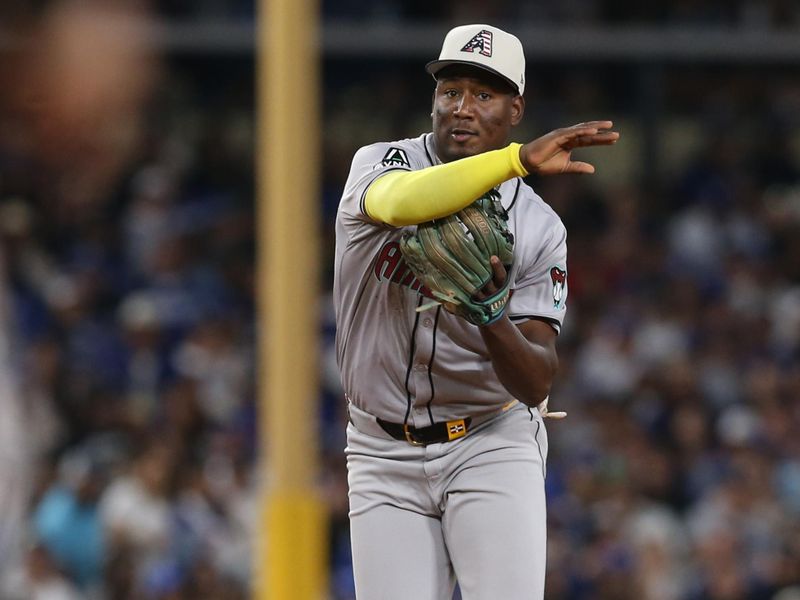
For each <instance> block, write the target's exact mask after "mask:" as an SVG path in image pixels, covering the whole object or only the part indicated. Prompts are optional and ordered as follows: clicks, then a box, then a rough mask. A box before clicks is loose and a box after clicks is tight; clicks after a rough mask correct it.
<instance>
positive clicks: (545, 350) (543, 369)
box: [479, 256, 558, 407]
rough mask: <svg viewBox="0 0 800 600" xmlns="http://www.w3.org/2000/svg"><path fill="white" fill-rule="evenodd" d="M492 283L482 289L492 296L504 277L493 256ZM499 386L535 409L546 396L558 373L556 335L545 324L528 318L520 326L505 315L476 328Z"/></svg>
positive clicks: (549, 326) (498, 263)
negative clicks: (484, 345) (489, 323)
mask: <svg viewBox="0 0 800 600" xmlns="http://www.w3.org/2000/svg"><path fill="white" fill-rule="evenodd" d="M492 268H493V270H494V281H492V282H491V283H489V284H488V285H487V286H486V288H485V289H484V293H485V294H486V295H491V294H493V293H495V291H496V290H497V289H499V288H500V287H501V286H502V285H503V283H504V281H505V278H506V272H505V269H504V268H503V265H502V264H501V263H500V261H499V260H497V257H494V256H493V257H492ZM479 330H480V332H481V337H482V338H483V341H484V343H485V344H486V349H487V350H488V351H489V356H490V358H491V361H492V366H493V367H494V371H495V373H496V374H497V378H498V379H499V380H500V383H502V384H503V386H504V387H505V388H506V389H507V390H508V392H509V393H510V394H511V395H513V396H514V397H515V398H516V399H517V400H519V401H520V402H522V403H524V404H527V405H528V406H531V407H536V406H537V405H538V404H539V403H540V402H542V401H543V400H544V399H545V398H546V397H547V396H548V395H549V394H550V387H551V385H552V383H553V377H554V376H555V374H556V371H557V370H558V355H557V353H556V337H557V336H556V332H555V330H554V329H553V327H552V326H551V325H550V324H549V323H546V322H544V321H539V320H536V319H531V320H529V321H525V322H524V323H522V324H520V325H519V326H517V325H515V324H514V323H512V322H511V320H510V319H509V318H508V316H507V315H504V316H503V317H502V318H501V319H499V320H498V321H496V322H495V323H492V324H491V325H486V326H483V327H480V328H479Z"/></svg>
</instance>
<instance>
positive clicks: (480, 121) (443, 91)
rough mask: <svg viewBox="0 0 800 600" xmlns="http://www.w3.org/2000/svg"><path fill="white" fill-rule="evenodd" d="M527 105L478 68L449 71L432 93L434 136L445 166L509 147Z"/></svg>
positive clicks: (441, 77)
mask: <svg viewBox="0 0 800 600" xmlns="http://www.w3.org/2000/svg"><path fill="white" fill-rule="evenodd" d="M524 108H525V101H524V100H523V98H522V96H518V95H515V94H514V93H513V92H511V91H510V88H509V87H508V86H507V85H506V84H505V83H504V82H503V81H502V80H500V79H499V78H497V77H496V76H494V75H492V74H490V73H487V72H486V71H483V70H482V69H476V68H468V67H467V68H460V67H459V68H457V69H448V70H447V71H445V72H444V73H443V74H442V75H441V76H440V77H439V79H438V81H437V83H436V90H435V91H434V93H433V135H434V139H435V141H436V151H437V153H438V154H439V158H440V159H441V160H442V161H443V162H450V161H452V160H457V159H459V158H465V157H467V156H474V155H476V154H480V153H482V152H486V151H488V150H497V149H498V148H503V147H505V146H506V145H507V144H508V140H509V136H510V134H511V128H512V127H514V126H515V125H517V124H518V123H519V122H520V120H521V119H522V113H523V111H524Z"/></svg>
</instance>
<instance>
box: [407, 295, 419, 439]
mask: <svg viewBox="0 0 800 600" xmlns="http://www.w3.org/2000/svg"><path fill="white" fill-rule="evenodd" d="M422 298H423V296H422V294H420V296H419V298H418V299H417V308H419V307H420V305H421V304H422ZM419 315H420V313H419V312H416V316H415V317H414V327H413V328H412V329H411V344H410V347H409V352H408V368H406V416H405V418H404V419H403V425H405V424H407V423H408V417H409V416H411V390H410V389H409V387H408V382H409V381H410V379H411V369H412V368H413V367H414V355H415V354H416V352H417V327H418V326H419Z"/></svg>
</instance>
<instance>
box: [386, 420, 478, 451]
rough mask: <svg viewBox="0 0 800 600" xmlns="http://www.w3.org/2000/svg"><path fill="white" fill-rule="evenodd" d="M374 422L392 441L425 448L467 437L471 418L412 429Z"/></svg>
mask: <svg viewBox="0 0 800 600" xmlns="http://www.w3.org/2000/svg"><path fill="white" fill-rule="evenodd" d="M376 420H377V421H378V425H380V426H381V429H383V430H384V431H385V432H386V433H388V434H389V435H390V436H392V437H393V438H394V439H396V440H401V441H406V442H408V443H409V444H411V445H412V446H427V445H428V444H438V443H441V442H450V441H452V440H457V439H458V438H461V437H464V436H465V435H467V431H469V426H470V424H471V423H472V417H467V418H466V419H456V420H455V421H447V422H442V423H434V424H433V425H428V426H427V427H414V426H413V425H403V424H401V423H390V422H389V421H384V420H383V419H378V418H376Z"/></svg>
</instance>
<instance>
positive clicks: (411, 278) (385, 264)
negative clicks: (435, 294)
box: [373, 242, 432, 298]
mask: <svg viewBox="0 0 800 600" xmlns="http://www.w3.org/2000/svg"><path fill="white" fill-rule="evenodd" d="M373 272H374V273H375V277H376V278H377V279H378V281H388V282H390V283H396V284H398V285H401V286H403V287H407V288H411V289H412V290H413V291H417V290H419V292H420V294H422V295H423V296H426V297H428V298H431V297H432V294H431V291H430V290H429V289H428V288H427V287H425V286H424V285H422V282H421V281H420V280H419V279H417V277H416V275H414V272H413V271H412V270H411V269H410V268H409V267H408V265H407V264H406V261H404V260H403V254H402V253H401V252H400V244H398V243H397V242H388V243H386V244H384V246H383V248H381V250H380V252H379V253H378V259H377V260H376V261H375V268H374V270H373Z"/></svg>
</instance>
